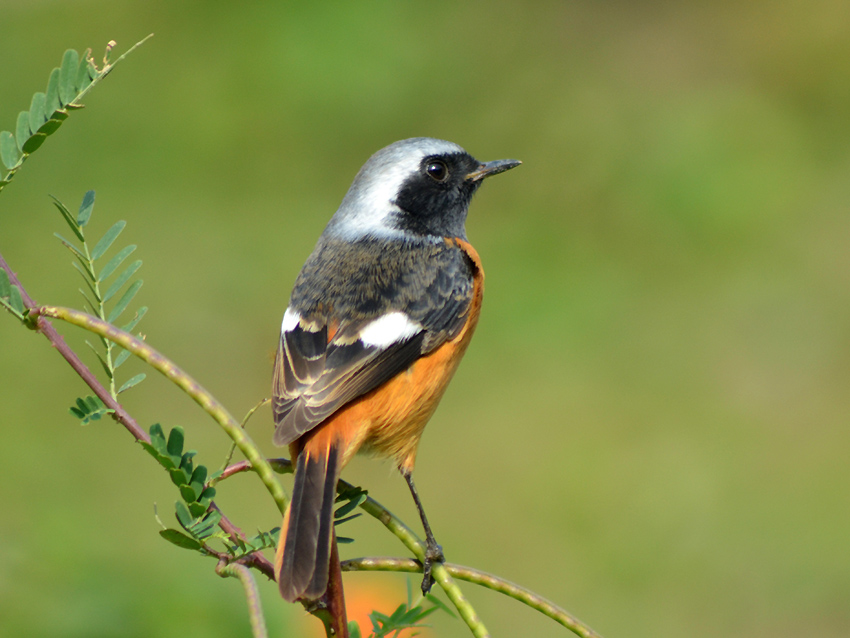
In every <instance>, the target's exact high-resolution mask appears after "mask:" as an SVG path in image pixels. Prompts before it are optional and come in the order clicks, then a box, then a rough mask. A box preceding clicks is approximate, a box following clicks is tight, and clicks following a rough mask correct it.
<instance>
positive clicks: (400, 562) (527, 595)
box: [342, 556, 601, 638]
mask: <svg viewBox="0 0 850 638" xmlns="http://www.w3.org/2000/svg"><path fill="white" fill-rule="evenodd" d="M444 566H445V568H446V570H447V571H448V572H449V573H450V574H451V575H452V576H454V577H455V578H457V579H459V580H465V581H467V582H469V583H475V584H476V585H481V586H483V587H486V588H487V589H492V590H493V591H497V592H500V593H502V594H505V595H506V596H510V597H511V598H513V599H514V600H518V601H519V602H521V603H525V604H526V605H528V606H529V607H531V608H532V609H536V610H537V611H539V612H540V613H542V614H544V615H546V616H548V617H549V618H551V619H552V620H554V621H556V622H559V623H560V624H562V625H563V626H564V627H566V628H567V629H569V630H570V631H572V632H573V633H575V634H577V635H579V636H581V637H582V638H601V636H600V635H599V634H598V633H596V632H595V631H593V629H591V628H590V627H588V626H587V625H585V624H584V623H583V622H581V621H580V620H579V619H578V618H576V617H575V616H573V615H572V614H570V613H569V612H568V611H566V610H565V609H562V608H561V607H558V606H557V605H556V604H555V603H553V602H552V601H550V600H547V599H546V598H543V597H542V596H540V595H538V594H535V593H534V592H533V591H531V590H529V589H526V588H525V587H521V586H519V585H517V584H515V583H512V582H510V581H508V580H505V579H504V578H499V577H498V576H494V575H493V574H488V573H487V572H483V571H481V570H478V569H474V568H472V567H466V566H464V565H456V564H454V563H444ZM342 571H344V572H355V571H356V572H370V571H371V572H412V573H417V572H421V571H422V563H420V562H419V561H416V560H413V559H411V558H386V557H371V556H370V557H367V558H352V559H351V560H346V561H343V562H342Z"/></svg>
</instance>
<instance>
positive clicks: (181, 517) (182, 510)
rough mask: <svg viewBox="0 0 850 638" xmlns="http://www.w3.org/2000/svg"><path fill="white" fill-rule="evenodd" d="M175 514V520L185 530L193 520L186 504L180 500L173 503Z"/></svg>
mask: <svg viewBox="0 0 850 638" xmlns="http://www.w3.org/2000/svg"><path fill="white" fill-rule="evenodd" d="M174 510H175V514H176V515H177V522H178V523H180V524H181V525H182V526H183V527H184V528H185V529H186V530H188V529H189V528H190V527H191V526H192V523H193V522H194V520H193V519H192V517H191V516H190V515H189V510H187V509H186V506H185V505H183V503H181V502H180V501H177V502H176V503H175V504H174Z"/></svg>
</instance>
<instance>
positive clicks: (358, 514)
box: [334, 512, 363, 525]
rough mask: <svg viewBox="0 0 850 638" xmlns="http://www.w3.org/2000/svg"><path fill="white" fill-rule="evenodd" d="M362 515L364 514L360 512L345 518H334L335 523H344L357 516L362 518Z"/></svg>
mask: <svg viewBox="0 0 850 638" xmlns="http://www.w3.org/2000/svg"><path fill="white" fill-rule="evenodd" d="M361 516H363V515H362V514H360V513H359V512H358V513H357V514H352V515H351V516H347V517H345V518H337V519H336V520H334V525H342V524H343V523H347V522H348V521H352V520H354V519H355V518H360V517H361Z"/></svg>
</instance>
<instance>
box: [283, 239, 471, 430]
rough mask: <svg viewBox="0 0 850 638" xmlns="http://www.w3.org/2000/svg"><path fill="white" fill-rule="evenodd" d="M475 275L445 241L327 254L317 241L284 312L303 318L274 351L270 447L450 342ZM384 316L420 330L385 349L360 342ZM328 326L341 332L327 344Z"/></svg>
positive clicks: (336, 250)
mask: <svg viewBox="0 0 850 638" xmlns="http://www.w3.org/2000/svg"><path fill="white" fill-rule="evenodd" d="M326 252H327V253H329V255H330V256H328V255H326ZM473 274H474V266H473V265H472V263H471V261H470V259H469V257H468V256H467V255H466V253H464V252H463V250H461V249H460V248H458V247H457V246H455V245H452V244H450V243H448V242H446V243H443V244H427V245H423V246H420V247H419V248H411V247H410V246H407V245H402V246H394V245H387V244H386V243H375V244H374V245H371V244H368V243H367V244H365V245H363V244H361V245H358V246H352V245H336V246H334V247H333V250H330V248H329V247H328V245H327V244H323V243H321V242H320V244H319V246H317V249H316V251H314V254H313V255H312V256H311V258H310V259H309V260H308V261H307V264H305V266H304V270H303V271H302V273H301V275H300V276H299V279H298V281H297V282H296V286H295V290H294V291H293V296H292V301H291V307H292V308H293V310H294V311H297V312H298V313H299V315H300V317H301V321H300V322H299V324H298V325H297V326H296V327H295V328H294V329H292V330H290V331H288V332H285V333H284V334H282V335H281V340H280V346H279V348H278V352H277V359H276V361H275V370H274V384H273V395H274V397H273V400H272V410H273V413H274V420H275V424H276V426H277V427H276V429H275V436H274V442H275V443H276V444H277V445H286V444H288V443H291V442H292V441H294V440H295V439H297V438H298V437H300V436H301V435H302V434H304V433H305V432H309V431H310V430H311V429H313V428H314V427H316V426H317V425H319V424H320V423H321V422H322V421H324V420H325V419H327V418H328V417H329V416H330V415H332V414H333V413H334V412H336V411H337V410H338V409H340V408H341V407H342V406H344V405H345V404H346V403H348V402H350V401H352V400H354V399H356V398H357V397H359V396H362V395H364V394H366V393H367V392H369V391H371V390H373V389H375V388H376V387H378V386H379V385H381V384H382V383H384V382H385V381H388V380H389V379H391V378H392V377H394V376H395V375H396V374H398V373H399V372H402V371H403V370H406V369H407V368H408V367H410V366H411V365H412V364H413V363H414V362H415V361H416V360H417V359H418V358H419V357H421V356H423V355H425V354H428V353H429V352H432V351H433V350H435V349H436V348H438V347H439V346H440V345H442V344H443V343H445V342H446V341H447V340H449V339H452V338H454V337H455V336H457V334H458V333H459V332H460V331H461V329H462V328H463V326H464V324H465V323H466V320H467V313H468V311H469V305H470V302H471V300H472V294H473ZM316 282H322V283H321V284H320V285H317V284H316ZM328 298H331V299H334V302H335V306H334V308H333V310H329V309H328V303H327V299H328ZM389 312H403V313H405V315H407V316H408V317H409V319H410V320H411V321H414V322H416V323H418V324H419V325H421V326H422V331H421V332H419V333H417V334H415V335H413V336H412V337H410V338H408V339H406V340H403V341H398V342H396V343H392V344H391V345H389V346H388V347H386V348H379V347H376V346H367V345H365V344H364V343H363V342H362V341H360V339H359V335H360V330H361V329H362V328H363V327H364V326H365V325H367V324H368V323H370V322H371V321H374V320H375V319H377V318H378V317H380V316H382V315H383V314H385V313H389ZM343 318H348V321H347V323H344V320H343ZM329 324H331V325H338V330H336V331H335V332H333V333H332V337H331V338H330V339H328V335H329V334H331V333H329V332H328V325H329Z"/></svg>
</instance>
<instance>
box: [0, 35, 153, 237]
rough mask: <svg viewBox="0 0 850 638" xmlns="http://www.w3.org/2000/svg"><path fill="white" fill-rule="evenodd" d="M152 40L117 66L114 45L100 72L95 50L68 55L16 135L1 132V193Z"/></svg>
mask: <svg viewBox="0 0 850 638" xmlns="http://www.w3.org/2000/svg"><path fill="white" fill-rule="evenodd" d="M149 37H150V36H148V38H149ZM148 38H145V39H144V40H142V41H141V42H138V43H137V44H135V45H134V46H133V47H131V48H130V49H129V50H128V51H126V52H125V53H124V55H122V56H121V57H120V58H118V59H117V60H116V61H115V62H110V60H109V54H110V53H111V51H112V47H113V46H114V43H112V42H110V43H109V45H107V47H106V55H105V56H104V59H103V65H102V66H101V67H100V68H98V67H97V65H96V64H95V62H94V59H93V58H92V54H91V49H86V50H85V52H84V53H83V55H82V56H81V55H80V54H79V53H77V52H76V51H74V50H73V49H68V50H67V51H65V55H63V56H62V65H61V66H60V67H59V68H56V69H53V71H52V72H51V73H50V77H49V79H48V81H47V89H46V91H45V92H44V93H41V92H39V93H36V94H35V95H33V96H32V100H31V102H30V108H29V110H28V111H21V112H20V113H19V114H18V119H17V122H16V125H15V132H14V134H12V133H11V132H9V131H2V132H0V161H2V164H3V166H4V167H5V168H6V174H5V175H3V176H2V179H0V191H2V190H3V188H5V187H6V186H7V185H8V184H9V182H11V181H12V178H13V177H14V176H15V174H16V173H17V172H18V170H20V168H21V166H22V165H23V163H24V162H25V161H26V160H27V158H28V157H29V156H30V155H31V154H33V153H34V152H35V151H37V150H38V148H39V147H40V146H41V145H42V144H43V143H44V141H45V140H46V139H47V138H48V136H50V135H53V133H55V132H56V131H57V130H58V129H59V127H60V126H62V123H63V122H64V121H65V120H66V119H68V114H69V112H70V111H73V110H75V109H80V108H83V104H82V103H81V102H80V100H82V98H83V97H84V96H85V95H86V94H87V93H88V92H89V91H91V90H92V88H94V87H95V86H96V85H97V84H98V82H100V81H101V80H102V79H103V78H105V77H106V76H107V75H108V74H109V72H110V71H111V70H112V68H113V67H114V66H115V64H117V63H118V62H120V61H121V60H122V59H123V58H124V57H125V56H126V55H127V54H129V53H130V52H131V51H133V50H134V49H135V48H136V47H138V46H139V45H140V44H142V43H143V42H144V41H145V40H147V39H148ZM82 225H83V226H84V225H85V223H83V224H82Z"/></svg>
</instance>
